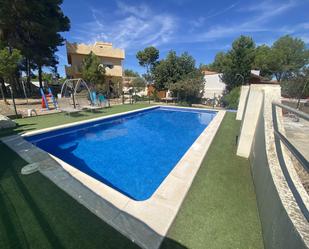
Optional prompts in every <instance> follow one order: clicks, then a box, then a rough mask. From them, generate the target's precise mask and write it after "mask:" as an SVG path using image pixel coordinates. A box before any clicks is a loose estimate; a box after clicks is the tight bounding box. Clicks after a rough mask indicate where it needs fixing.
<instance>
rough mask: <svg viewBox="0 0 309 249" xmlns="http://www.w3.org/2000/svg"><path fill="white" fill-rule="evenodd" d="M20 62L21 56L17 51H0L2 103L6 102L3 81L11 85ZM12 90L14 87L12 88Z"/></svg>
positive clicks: (5, 49)
mask: <svg viewBox="0 0 309 249" xmlns="http://www.w3.org/2000/svg"><path fill="white" fill-rule="evenodd" d="M20 61H21V55H20V52H19V50H17V49H12V50H11V51H10V50H9V49H7V48H4V49H2V50H0V78H1V79H2V80H3V81H2V82H1V86H0V89H1V94H2V98H3V100H4V102H6V99H5V95H4V91H3V87H4V81H7V82H9V83H10V84H11V85H13V77H14V74H16V71H17V68H18V64H19V63H20ZM13 89H14V87H13Z"/></svg>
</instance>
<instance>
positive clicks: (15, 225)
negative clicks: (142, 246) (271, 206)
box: [0, 105, 263, 249]
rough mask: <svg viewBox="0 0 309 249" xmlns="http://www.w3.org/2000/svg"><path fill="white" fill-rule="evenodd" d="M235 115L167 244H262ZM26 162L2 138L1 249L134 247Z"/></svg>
mask: <svg viewBox="0 0 309 249" xmlns="http://www.w3.org/2000/svg"><path fill="white" fill-rule="evenodd" d="M139 107H142V106H141V105H139ZM116 108H119V109H116ZM130 108H134V107H133V106H123V107H113V108H111V109H109V110H107V111H110V112H109V113H105V114H110V113H112V112H113V113H115V112H116V111H117V110H118V111H121V110H122V111H125V110H129V109H130ZM135 108H136V106H135ZM107 111H106V112H107ZM57 115H58V116H57ZM57 115H53V116H55V117H56V118H55V119H53V118H51V117H52V116H49V117H40V118H32V119H24V120H20V121H22V122H28V121H29V122H28V123H27V124H28V125H29V126H21V127H24V128H22V129H23V130H24V129H25V128H26V127H28V128H29V127H31V129H38V128H44V127H48V126H52V125H55V123H56V124H59V123H64V122H67V120H65V119H66V118H67V117H63V116H61V115H59V114H57ZM98 115H102V114H98ZM41 118H42V120H41ZM78 118H80V117H77V118H72V119H71V120H73V121H76V120H77V119H78ZM35 119H37V120H35ZM30 120H32V121H31V122H30ZM234 120H235V115H234V114H230V113H228V114H227V116H226V117H225V119H224V121H223V123H222V125H221V127H220V129H219V131H218V134H217V135H216V137H215V140H214V142H213V144H212V146H211V147H210V149H209V152H208V154H207V156H206V159H205V160H204V163H203V165H202V166H201V169H200V171H199V172H198V175H197V177H196V178H195V180H194V183H193V185H192V188H191V189H190V191H189V194H188V196H187V198H186V200H185V201H184V204H183V206H182V208H181V210H180V213H179V214H178V216H177V218H176V220H175V222H174V224H173V225H172V227H171V229H170V231H169V233H168V238H167V239H165V241H164V243H163V245H162V248H203V249H204V248H205V249H206V248H210V249H224V248H244V249H248V248H254V249H258V248H263V245H262V238H261V228H260V224H259V218H258V214H257V209H256V200H255V194H254V189H253V185H252V180H251V176H250V171H249V163H248V161H247V160H244V159H240V158H238V157H236V156H235V151H234V150H235V146H234V143H235V134H236V133H237V130H238V129H239V123H238V122H236V121H234ZM24 124H25V123H24ZM20 131H21V130H20ZM25 164H26V162H25V161H23V160H22V159H20V158H19V157H18V156H17V155H16V154H15V153H13V152H12V151H11V150H9V149H8V148H7V147H6V146H5V145H3V144H1V143H0V248H1V249H2V248H38V249H42V248H44V249H45V248H46V249H48V248H74V249H78V248H83V249H88V248H91V249H92V248H121V249H122V248H124V249H125V248H136V245H135V244H133V243H132V242H130V241H129V240H128V239H127V238H125V237H124V236H122V235H121V234H120V233H119V232H117V231H116V230H115V229H113V228H111V227H110V226H108V225H107V224H106V223H104V222H103V221H101V220H100V219H98V218H97V217H96V216H95V215H93V214H92V213H91V212H89V211H88V210H87V209H86V208H84V207H83V206H81V205H80V204H78V203H77V202H76V201H75V200H74V199H72V198H71V197H70V196H68V195H67V194H66V193H64V192H63V191H61V190H60V189H59V188H58V187H56V186H55V185H54V184H53V183H51V182H50V181H49V180H48V179H46V178H45V177H43V176H42V175H41V174H40V173H34V174H32V175H29V176H21V175H20V173H19V172H20V169H21V167H23V166H24V165H25Z"/></svg>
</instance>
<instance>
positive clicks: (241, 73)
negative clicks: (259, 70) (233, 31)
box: [222, 36, 255, 90]
mask: <svg viewBox="0 0 309 249" xmlns="http://www.w3.org/2000/svg"><path fill="white" fill-rule="evenodd" d="M225 56H226V57H225V58H224V59H223V62H224V63H223V68H222V73H223V74H222V81H224V82H225V83H226V84H227V89H228V90H231V89H233V88H234V87H236V86H239V85H242V84H246V83H247V82H248V80H249V78H250V75H251V69H252V65H253V62H254V58H255V43H254V41H253V40H252V38H251V37H248V36H240V37H239V38H238V39H236V40H235V41H234V42H233V44H232V49H231V50H230V51H229V52H228V53H227V54H226V55H225Z"/></svg>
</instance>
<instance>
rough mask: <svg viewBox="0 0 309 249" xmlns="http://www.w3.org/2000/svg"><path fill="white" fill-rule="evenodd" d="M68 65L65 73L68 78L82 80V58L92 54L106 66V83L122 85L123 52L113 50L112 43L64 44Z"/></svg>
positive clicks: (121, 50) (116, 49)
mask: <svg viewBox="0 0 309 249" xmlns="http://www.w3.org/2000/svg"><path fill="white" fill-rule="evenodd" d="M66 49H67V58H68V64H70V66H66V67H65V72H66V75H67V77H68V78H82V74H81V67H82V63H83V60H84V58H85V57H86V56H87V55H88V54H90V53H91V52H93V53H94V54H95V55H97V56H98V57H99V59H100V61H101V63H102V65H104V66H106V69H105V71H106V72H105V75H106V80H107V81H108V82H113V84H115V83H117V84H122V76H123V66H122V64H123V60H124V59H125V52H124V50H123V49H119V48H113V45H112V43H106V42H96V43H94V44H91V45H86V44H83V43H81V44H77V43H70V42H67V43H66Z"/></svg>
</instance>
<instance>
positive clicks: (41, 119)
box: [0, 104, 151, 137]
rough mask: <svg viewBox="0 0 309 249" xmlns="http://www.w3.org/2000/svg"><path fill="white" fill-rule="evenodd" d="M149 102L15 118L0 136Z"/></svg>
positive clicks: (132, 107) (137, 107)
mask: <svg viewBox="0 0 309 249" xmlns="http://www.w3.org/2000/svg"><path fill="white" fill-rule="evenodd" d="M149 106H151V105H149V104H133V105H129V104H127V105H116V106H112V107H111V108H104V109H99V110H97V111H94V112H91V111H83V112H79V113H75V114H71V115H68V114H65V113H56V114H49V115H43V116H36V117H30V118H20V119H15V120H14V121H15V122H16V123H17V127H16V128H14V129H5V130H0V137H1V136H2V137H3V136H7V135H11V134H14V133H23V132H26V131H32V130H37V129H43V128H47V127H51V126H56V125H62V124H68V123H72V122H77V121H81V120H85V119H89V118H97V117H101V116H106V115H110V114H115V113H119V112H126V111H132V110H135V109H139V108H144V107H149Z"/></svg>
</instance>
